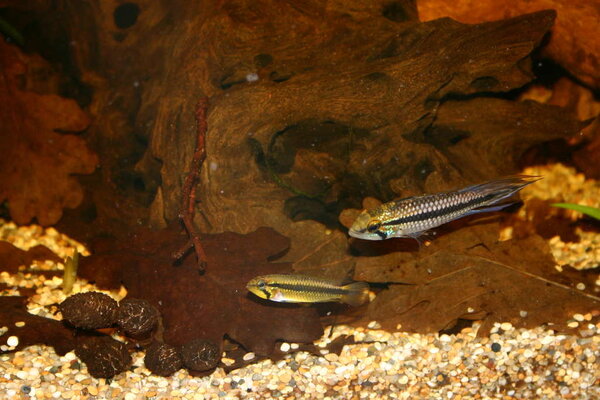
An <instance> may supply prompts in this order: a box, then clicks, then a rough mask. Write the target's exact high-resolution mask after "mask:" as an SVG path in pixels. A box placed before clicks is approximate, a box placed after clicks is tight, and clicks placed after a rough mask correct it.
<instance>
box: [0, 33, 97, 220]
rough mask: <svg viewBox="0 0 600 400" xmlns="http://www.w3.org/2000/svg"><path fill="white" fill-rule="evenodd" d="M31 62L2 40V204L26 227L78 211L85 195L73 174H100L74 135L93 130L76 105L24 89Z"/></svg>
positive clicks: (91, 156)
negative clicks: (35, 221)
mask: <svg viewBox="0 0 600 400" xmlns="http://www.w3.org/2000/svg"><path fill="white" fill-rule="evenodd" d="M27 65H28V59H27V57H26V56H25V55H23V54H22V53H21V52H20V51H19V50H18V48H17V47H15V46H11V45H9V44H8V43H6V42H5V41H0V69H1V70H2V73H1V75H0V148H1V149H2V157H0V171H1V174H2V176H3V179H2V184H1V185H0V202H3V201H5V200H8V203H9V207H10V213H11V217H12V218H13V219H14V220H15V222H17V223H20V224H25V223H28V222H30V221H31V219H33V218H37V220H38V222H39V223H40V224H41V225H51V224H53V223H55V222H56V221H58V220H59V219H60V217H61V215H62V210H63V208H64V207H68V208H74V207H76V206H78V205H79V204H80V203H81V201H82V198H83V191H82V189H81V187H80V186H79V184H78V182H77V180H76V179H75V178H74V177H73V176H72V175H73V174H89V173H91V172H93V171H94V169H95V168H96V164H97V163H98V159H97V157H96V155H95V154H94V153H92V152H91V151H90V150H89V149H88V148H87V146H86V145H85V142H84V141H83V139H81V138H80V137H77V136H75V135H72V134H64V133H57V131H61V132H78V131H82V130H84V129H85V128H86V127H87V126H88V125H89V118H88V117H87V116H86V115H85V113H83V111H82V110H81V109H80V108H79V106H78V105H77V103H75V101H73V100H69V99H64V98H61V97H59V96H56V95H51V94H46V95H41V94H38V93H35V92H32V91H27V90H24V89H23V87H22V81H23V79H26V78H27V73H28V67H27Z"/></svg>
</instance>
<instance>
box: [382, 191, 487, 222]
mask: <svg viewBox="0 0 600 400" xmlns="http://www.w3.org/2000/svg"><path fill="white" fill-rule="evenodd" d="M496 196H497V194H488V195H486V196H483V197H476V198H474V199H471V200H469V201H467V202H466V203H458V204H454V205H452V206H449V207H446V208H440V209H437V210H433V211H429V212H425V213H417V214H413V215H409V216H406V217H401V218H397V219H394V220H391V221H387V222H384V223H383V225H386V226H387V225H397V224H404V223H409V222H417V221H424V220H428V219H434V218H438V217H443V216H444V215H448V214H452V213H455V212H459V211H463V210H467V209H470V208H474V206H477V204H478V203H481V204H485V202H486V201H488V200H492V199H493V198H494V197H496ZM432 201H435V200H433V199H432Z"/></svg>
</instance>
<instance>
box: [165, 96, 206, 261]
mask: <svg viewBox="0 0 600 400" xmlns="http://www.w3.org/2000/svg"><path fill="white" fill-rule="evenodd" d="M207 110H208V97H203V98H201V99H200V100H199V101H198V106H197V108H196V129H197V138H196V148H195V151H194V157H193V158H192V163H191V165H190V170H189V172H188V174H187V176H186V177H185V182H184V184H183V193H182V202H181V208H180V210H179V218H180V219H181V220H182V222H183V225H184V226H185V229H186V230H187V233H188V235H189V237H190V241H189V242H188V243H186V244H185V245H184V246H183V247H182V248H181V249H180V250H179V251H177V252H175V253H174V254H173V257H174V258H175V259H180V258H181V257H183V255H184V254H185V253H186V252H187V251H188V250H189V249H190V248H191V247H193V248H194V251H195V252H196V258H197V260H198V269H199V270H200V271H204V268H205V267H206V253H205V252H204V248H203V247H202V243H201V242H200V234H199V233H198V231H197V229H196V227H195V226H194V215H195V211H196V207H195V206H196V191H195V188H196V183H197V182H198V180H199V175H200V168H202V163H203V162H204V159H205V158H206V149H205V143H206V131H207V130H208V123H207V120H206V114H207Z"/></svg>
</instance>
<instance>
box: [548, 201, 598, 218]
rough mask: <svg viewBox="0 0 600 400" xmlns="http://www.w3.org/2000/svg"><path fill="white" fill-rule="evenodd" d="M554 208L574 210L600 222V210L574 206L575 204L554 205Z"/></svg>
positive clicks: (579, 205)
mask: <svg viewBox="0 0 600 400" xmlns="http://www.w3.org/2000/svg"><path fill="white" fill-rule="evenodd" d="M552 206H553V207H560V208H566V209H567V210H573V211H577V212H580V213H582V214H585V215H587V216H590V217H592V218H596V219H598V220H600V208H596V207H590V206H583V205H581V204H573V203H554V204H552Z"/></svg>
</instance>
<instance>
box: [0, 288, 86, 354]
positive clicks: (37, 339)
mask: <svg viewBox="0 0 600 400" xmlns="http://www.w3.org/2000/svg"><path fill="white" fill-rule="evenodd" d="M0 325H1V326H5V327H7V328H8V331H7V332H6V333H4V334H3V335H2V339H0V343H2V344H3V345H4V344H5V343H6V340H7V338H8V337H10V336H16V337H17V338H18V345H17V346H15V347H14V348H10V349H8V350H7V351H18V350H21V349H23V348H25V347H28V346H32V345H34V344H45V345H48V346H52V347H54V350H56V353H57V354H58V355H64V354H66V353H68V352H69V351H71V350H73V349H74V348H75V345H76V343H75V335H76V332H75V331H74V330H72V329H69V328H67V327H66V326H65V325H64V324H63V323H62V322H60V321H56V320H54V319H50V318H43V317H38V316H37V315H33V314H30V313H29V312H27V297H24V296H0ZM4 352H5V351H4V350H0V353H4Z"/></svg>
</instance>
